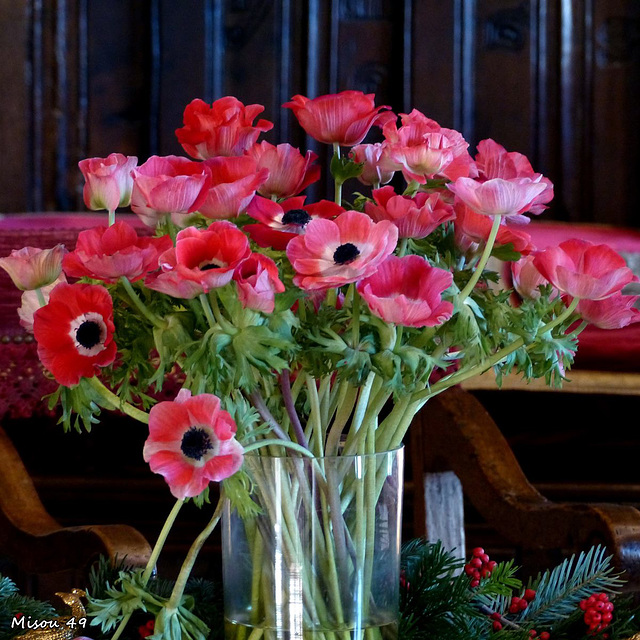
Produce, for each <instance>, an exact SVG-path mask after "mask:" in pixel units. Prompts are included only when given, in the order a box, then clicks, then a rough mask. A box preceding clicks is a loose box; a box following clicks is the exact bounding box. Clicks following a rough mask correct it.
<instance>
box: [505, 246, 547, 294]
mask: <svg viewBox="0 0 640 640" xmlns="http://www.w3.org/2000/svg"><path fill="white" fill-rule="evenodd" d="M533 260H534V256H533V255H528V256H524V257H523V258H520V260H518V261H517V262H511V263H509V264H510V267H511V279H512V281H513V288H514V289H515V290H516V291H517V292H518V294H519V295H520V296H522V297H523V298H529V299H533V300H535V299H537V298H539V297H540V287H541V286H542V285H547V284H549V281H548V280H547V279H546V278H545V277H544V276H543V275H542V274H541V273H540V272H539V271H538V269H537V268H536V266H535V264H534V262H533Z"/></svg>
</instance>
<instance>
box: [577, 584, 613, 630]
mask: <svg viewBox="0 0 640 640" xmlns="http://www.w3.org/2000/svg"><path fill="white" fill-rule="evenodd" d="M580 609H582V610H583V611H584V618H583V619H584V623H585V624H586V625H587V627H589V628H588V630H587V635H590V636H592V635H595V634H596V633H600V632H601V631H603V630H604V629H606V628H607V627H608V626H609V625H610V624H611V620H612V619H613V609H614V607H613V602H610V601H609V596H608V595H607V594H606V593H597V594H592V595H590V596H589V597H588V598H585V599H584V600H581V601H580Z"/></svg>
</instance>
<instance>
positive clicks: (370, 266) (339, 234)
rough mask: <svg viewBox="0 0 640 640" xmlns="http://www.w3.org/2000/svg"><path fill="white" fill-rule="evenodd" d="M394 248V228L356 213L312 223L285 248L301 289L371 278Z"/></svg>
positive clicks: (387, 222)
mask: <svg viewBox="0 0 640 640" xmlns="http://www.w3.org/2000/svg"><path fill="white" fill-rule="evenodd" d="M397 244H398V228H397V227H396V226H395V225H394V224H393V223H392V222H389V221H388V220H382V221H381V222H377V223H376V222H373V220H371V218H370V217H369V216H367V215H365V214H364V213H360V212H358V211H347V212H346V213H343V214H342V215H340V216H338V217H337V218H336V219H335V220H323V219H317V220H312V221H311V222H309V224H308V225H307V228H306V231H305V233H304V235H301V236H298V237H296V238H294V239H293V240H291V242H289V244H288V245H287V257H288V258H289V261H290V262H291V264H292V265H293V268H294V269H295V271H296V275H295V276H294V278H293V283H294V284H295V285H296V286H298V287H300V288H301V289H306V290H314V289H329V288H331V287H341V286H342V285H344V284H348V283H350V282H356V281H357V280H361V279H362V278H366V277H367V276H369V275H371V274H372V273H373V272H374V271H375V270H376V269H377V268H378V266H379V265H380V263H381V262H383V261H384V260H386V258H388V257H389V255H391V253H393V250H394V249H395V248H396V245H397Z"/></svg>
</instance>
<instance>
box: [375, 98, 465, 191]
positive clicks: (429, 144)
mask: <svg viewBox="0 0 640 640" xmlns="http://www.w3.org/2000/svg"><path fill="white" fill-rule="evenodd" d="M400 118H401V121H402V126H401V127H400V128H399V129H398V127H397V125H396V123H395V122H389V123H387V124H386V125H385V126H384V128H383V133H384V137H385V140H386V145H387V148H388V156H389V159H390V160H391V161H392V162H394V163H396V165H397V168H398V169H400V170H401V171H402V173H403V175H404V177H405V179H406V180H407V182H409V181H411V180H415V181H416V182H419V183H420V184H424V183H425V182H426V181H427V180H428V179H430V178H433V177H435V176H444V177H446V178H449V179H450V180H455V179H456V178H459V177H461V176H475V175H476V169H475V165H474V163H473V160H472V158H471V156H470V155H469V153H468V151H467V148H468V147H469V143H468V142H467V141H466V140H465V139H464V138H463V137H462V134H461V133H460V132H459V131H455V130H454V129H446V128H444V127H441V126H440V125H439V124H438V123H437V122H436V121H435V120H431V118H427V117H426V116H425V115H424V114H423V113H420V111H418V110H417V109H414V110H413V111H412V112H411V113H409V114H405V113H403V114H400Z"/></svg>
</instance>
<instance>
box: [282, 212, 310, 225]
mask: <svg viewBox="0 0 640 640" xmlns="http://www.w3.org/2000/svg"><path fill="white" fill-rule="evenodd" d="M309 222H311V216H310V215H309V214H308V213H307V212H306V211H305V210H304V209H291V211H287V213H285V214H284V215H283V216H282V224H297V225H298V226H300V227H304V226H305V225H306V224H308V223H309Z"/></svg>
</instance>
